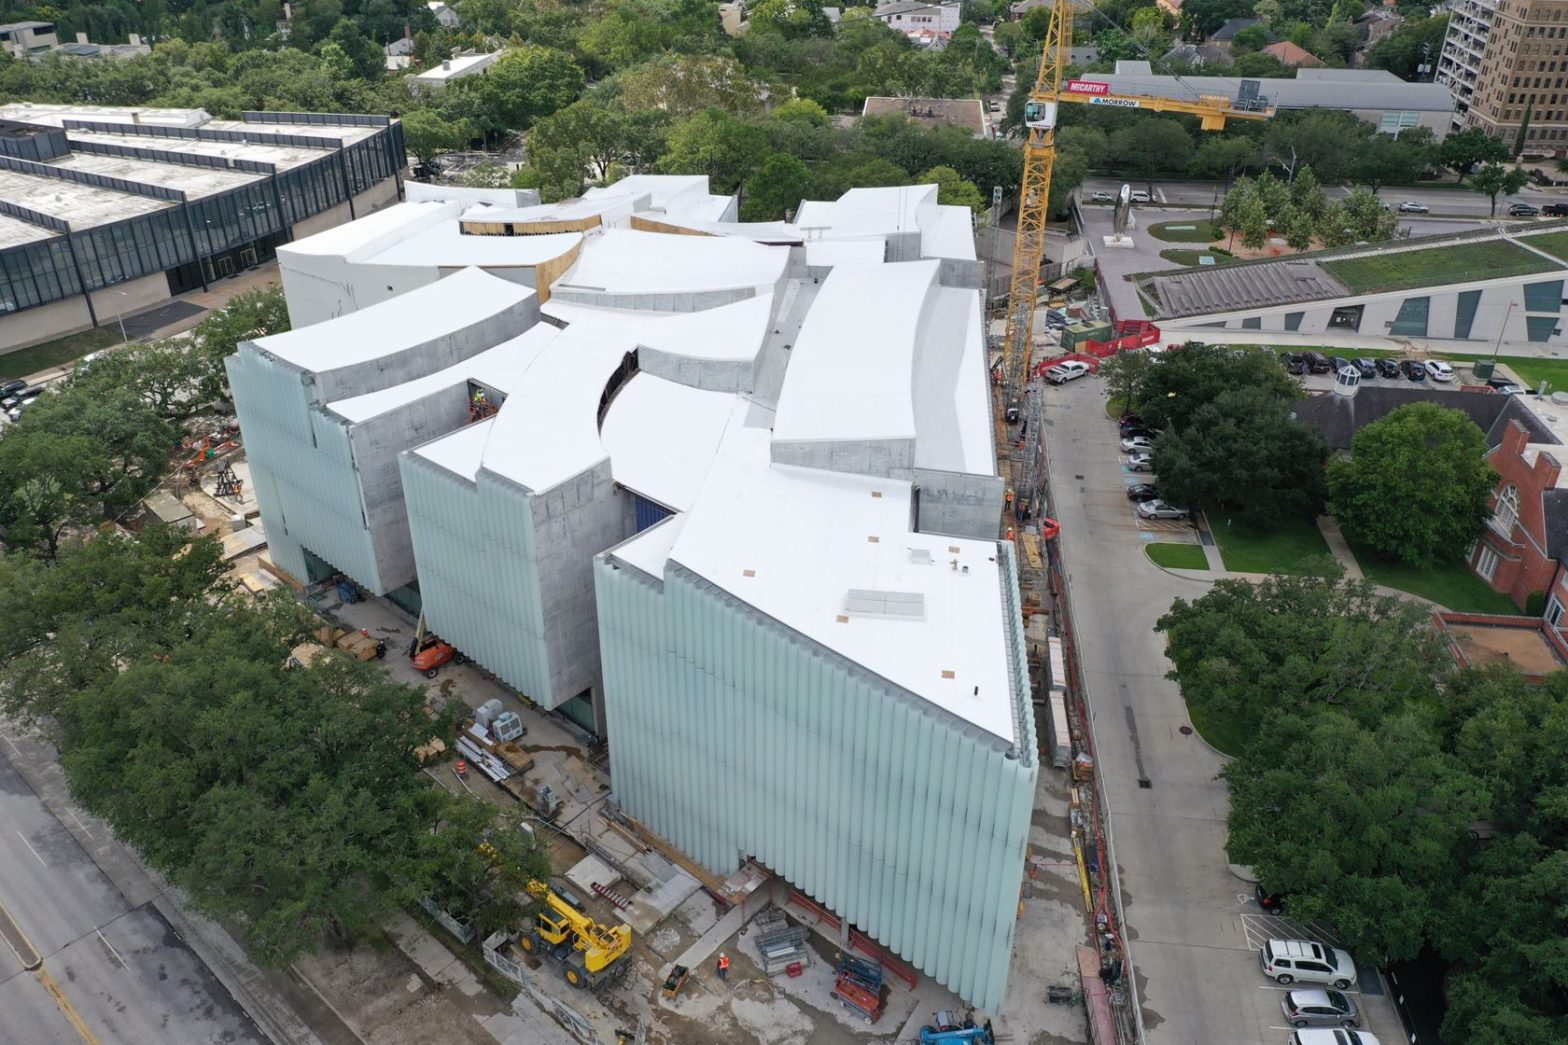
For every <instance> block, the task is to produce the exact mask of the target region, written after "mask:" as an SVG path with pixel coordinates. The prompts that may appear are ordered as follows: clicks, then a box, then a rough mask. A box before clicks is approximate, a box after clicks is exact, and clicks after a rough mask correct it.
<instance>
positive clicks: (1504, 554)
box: [1469, 421, 1568, 613]
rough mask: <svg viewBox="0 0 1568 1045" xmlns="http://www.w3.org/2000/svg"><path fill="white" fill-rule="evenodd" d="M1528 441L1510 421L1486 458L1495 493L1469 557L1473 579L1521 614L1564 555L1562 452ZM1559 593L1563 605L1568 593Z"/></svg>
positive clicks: (1566, 509)
mask: <svg viewBox="0 0 1568 1045" xmlns="http://www.w3.org/2000/svg"><path fill="white" fill-rule="evenodd" d="M1530 440H1531V435H1530V432H1529V431H1528V430H1527V429H1526V428H1525V426H1524V425H1522V424H1520V423H1519V422H1518V421H1509V422H1508V424H1507V427H1506V428H1505V429H1504V431H1503V433H1502V441H1501V442H1499V443H1498V444H1497V445H1496V446H1495V447H1494V448H1493V449H1492V451H1491V453H1490V454H1488V457H1487V459H1488V461H1490V462H1491V465H1492V467H1493V468H1494V469H1496V471H1497V474H1498V476H1499V478H1498V481H1497V490H1496V493H1495V494H1494V495H1493V500H1492V517H1491V518H1490V519H1489V520H1487V525H1486V528H1485V529H1484V530H1482V532H1481V536H1480V537H1478V538H1477V539H1476V542H1475V546H1474V547H1473V548H1471V549H1470V557H1469V561H1470V566H1471V568H1472V569H1474V570H1475V572H1476V575H1477V576H1478V577H1480V578H1481V579H1482V580H1484V581H1486V582H1487V583H1488V584H1490V585H1491V586H1492V588H1493V589H1494V590H1496V591H1499V592H1502V593H1503V594H1505V595H1507V596H1509V597H1510V598H1512V599H1513V600H1514V605H1516V606H1518V607H1519V608H1520V609H1524V607H1525V602H1526V601H1527V600H1528V599H1529V597H1530V596H1531V595H1532V594H1534V593H1536V592H1545V591H1547V590H1548V589H1550V588H1552V587H1553V586H1554V582H1555V581H1556V579H1557V574H1558V572H1559V563H1560V562H1561V560H1562V558H1563V556H1564V554H1568V489H1565V488H1564V487H1563V485H1562V484H1563V481H1564V478H1565V477H1564V475H1563V467H1562V464H1561V462H1560V461H1559V460H1558V456H1557V454H1558V453H1560V452H1561V450H1562V448H1561V447H1559V446H1551V445H1545V444H1540V443H1532V442H1531V441H1530ZM1564 593H1565V594H1564V600H1563V601H1568V588H1565V589H1564ZM1559 613H1561V608H1560V607H1559Z"/></svg>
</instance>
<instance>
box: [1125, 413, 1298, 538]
mask: <svg viewBox="0 0 1568 1045" xmlns="http://www.w3.org/2000/svg"><path fill="white" fill-rule="evenodd" d="M1326 454H1327V451H1326V449H1325V447H1324V445H1323V437H1322V435H1321V434H1319V433H1318V431H1317V430H1316V429H1314V428H1310V427H1308V426H1306V425H1304V424H1301V423H1300V422H1298V421H1296V420H1295V419H1294V418H1293V417H1291V416H1290V406H1289V403H1288V401H1286V400H1282V399H1281V398H1280V397H1279V396H1278V395H1275V394H1271V393H1270V392H1269V391H1268V390H1265V389H1253V388H1246V387H1242V388H1235V389H1231V390H1228V391H1225V392H1222V393H1221V394H1220V395H1219V396H1217V397H1216V398H1215V399H1214V401H1213V402H1210V403H1206V404H1205V405H1203V406H1202V407H1199V408H1198V410H1197V411H1196V412H1195V413H1194V414H1193V415H1192V419H1191V421H1190V422H1189V423H1188V424H1186V425H1185V426H1184V427H1182V428H1181V429H1180V430H1178V431H1174V432H1168V433H1165V434H1163V435H1161V436H1160V438H1159V439H1158V440H1156V441H1155V444H1154V468H1155V471H1156V472H1157V473H1158V474H1159V476H1160V492H1161V494H1162V495H1163V496H1165V497H1166V498H1168V499H1170V500H1172V501H1174V502H1175V503H1177V504H1184V505H1188V506H1190V507H1201V508H1203V509H1204V510H1205V511H1207V512H1209V513H1210V514H1211V515H1213V514H1214V513H1216V512H1222V513H1224V515H1225V517H1226V518H1229V519H1235V520H1237V521H1240V522H1242V523H1245V524H1246V525H1248V526H1251V527H1254V528H1258V529H1269V528H1272V527H1274V526H1277V525H1279V524H1280V523H1284V522H1291V521H1298V520H1301V519H1311V518H1315V517H1316V516H1317V514H1318V513H1319V512H1320V511H1322V508H1323V498H1324V490H1323V459H1324V457H1325V456H1326Z"/></svg>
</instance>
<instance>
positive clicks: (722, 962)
mask: <svg viewBox="0 0 1568 1045" xmlns="http://www.w3.org/2000/svg"><path fill="white" fill-rule="evenodd" d="M729 967H730V956H729V955H727V954H721V955H719V968H721V969H728V968H729Z"/></svg>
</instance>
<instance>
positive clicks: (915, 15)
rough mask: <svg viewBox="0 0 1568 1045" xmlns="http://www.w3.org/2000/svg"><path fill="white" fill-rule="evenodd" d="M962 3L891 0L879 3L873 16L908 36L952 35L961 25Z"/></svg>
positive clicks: (872, 13)
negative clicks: (960, 12)
mask: <svg viewBox="0 0 1568 1045" xmlns="http://www.w3.org/2000/svg"><path fill="white" fill-rule="evenodd" d="M959 11H960V5H959V4H956V3H951V4H928V3H924V2H922V0H891V2H890V3H884V4H878V5H877V8H876V10H874V11H872V12H871V17H873V18H875V19H876V20H877V21H879V22H883V23H885V24H887V25H889V26H891V27H893V28H894V29H897V30H898V31H899V32H901V33H903V34H905V35H906V36H911V37H913V36H915V35H917V34H924V35H929V34H936V33H945V34H948V35H951V34H952V32H953V31H954V30H955V29H957V28H958V25H959Z"/></svg>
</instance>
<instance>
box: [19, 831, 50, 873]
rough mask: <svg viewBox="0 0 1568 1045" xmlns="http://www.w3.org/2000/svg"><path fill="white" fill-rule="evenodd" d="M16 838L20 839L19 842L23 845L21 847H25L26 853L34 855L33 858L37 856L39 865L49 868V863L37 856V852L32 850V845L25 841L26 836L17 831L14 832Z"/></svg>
mask: <svg viewBox="0 0 1568 1045" xmlns="http://www.w3.org/2000/svg"><path fill="white" fill-rule="evenodd" d="M16 837H18V838H20V839H21V840H22V844H23V845H25V846H27V851H28V852H29V853H32V854H33V855H34V856H37V857H38V862H39V863H41V864H43V865H44V866H45V867H48V866H49V861H48V860H45V859H44V858H43V857H41V856H38V850H36V849H34V848H33V843H31V842H29V841H28V840H27V836H26V835H24V834H22V832H21V831H20V830H18V831H17V832H16Z"/></svg>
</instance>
